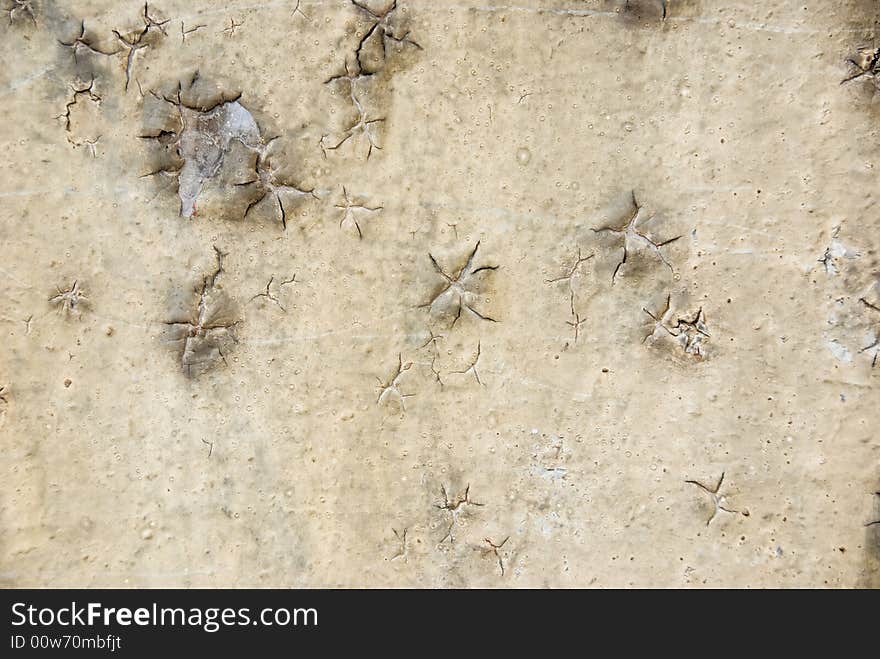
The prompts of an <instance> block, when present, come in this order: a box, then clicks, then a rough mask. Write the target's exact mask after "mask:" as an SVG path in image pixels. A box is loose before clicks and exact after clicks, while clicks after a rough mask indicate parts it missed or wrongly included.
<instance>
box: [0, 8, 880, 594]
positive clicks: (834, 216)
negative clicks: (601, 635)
mask: <svg viewBox="0 0 880 659" xmlns="http://www.w3.org/2000/svg"><path fill="white" fill-rule="evenodd" d="M2 4H3V7H4V8H5V14H4V15H3V16H0V57H2V61H3V62H4V67H3V69H2V71H0V102H2V105H3V117H4V121H3V125H2V127H0V146H2V150H3V153H4V157H3V159H2V175H0V200H2V204H0V232H2V233H0V241H2V246H3V247H2V265H0V274H2V275H3V280H4V285H3V287H2V290H0V330H2V336H3V346H2V348H0V447H2V458H0V460H2V463H3V473H4V477H3V479H2V483H3V484H2V489H0V497H2V498H0V529H2V533H0V583H2V584H4V585H8V586H122V585H126V586H386V585H395V586H432V587H437V586H443V587H451V586H492V587H517V586H556V587H565V586H628V585H636V586H829V587H855V586H863V587H864V586H868V587H876V586H880V524H878V523H876V522H880V495H878V494H875V493H876V492H877V491H878V490H880V443H878V430H877V411H878V401H880V363H878V354H880V343H878V341H880V283H878V277H880V251H878V250H880V230H878V229H880V220H878V218H877V213H876V206H875V201H876V196H877V186H876V182H877V169H878V166H880V143H878V137H880V135H878V125H880V124H878V97H877V84H878V83H880V78H878V76H880V64H878V60H880V57H878V55H877V51H876V50H874V48H875V47H876V46H877V45H878V44H877V43H876V42H875V41H874V39H875V36H876V30H877V27H878V3H876V2H874V1H872V0H842V1H841V2H834V3H815V2H814V3H801V2H798V3H796V2H792V1H790V0H770V1H768V2H761V3H752V2H737V3H731V2H721V1H720V0H681V1H676V0H669V1H668V2H659V1H652V0H642V1H639V2H636V1H635V0H630V1H629V2H626V1H624V0H515V2H514V3H513V4H510V3H507V4H504V3H502V4H491V3H489V4H485V3H483V4H481V3H467V2H459V1H457V0H455V1H452V0H451V1H449V2H446V1H438V2H433V1H432V2H428V1H427V0H425V1H422V0H398V2H396V3H391V2H387V1H384V0H364V1H363V3H362V6H360V7H359V6H357V5H356V4H355V3H354V2H352V1H351V0H334V1H331V0H321V1H320V2H318V1H314V0H313V1H309V0H302V1H301V2H297V1H296V0H292V1H279V2H268V3H264V4H261V3H252V2H238V1H233V2H228V3H221V4H222V6H221V4H217V3H209V2H183V1H181V0H162V1H161V2H160V1H159V0H157V1H156V2H155V3H152V2H151V3H150V4H149V5H148V6H147V7H144V6H143V5H142V4H139V3H137V2H132V1H125V2H119V1H113V2H110V1H109V0H81V1H80V0H78V1H71V2H50V1H49V0H29V1H27V2H24V1H21V0H2ZM7 19H8V20H7ZM872 522H875V523H873V524H872Z"/></svg>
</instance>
